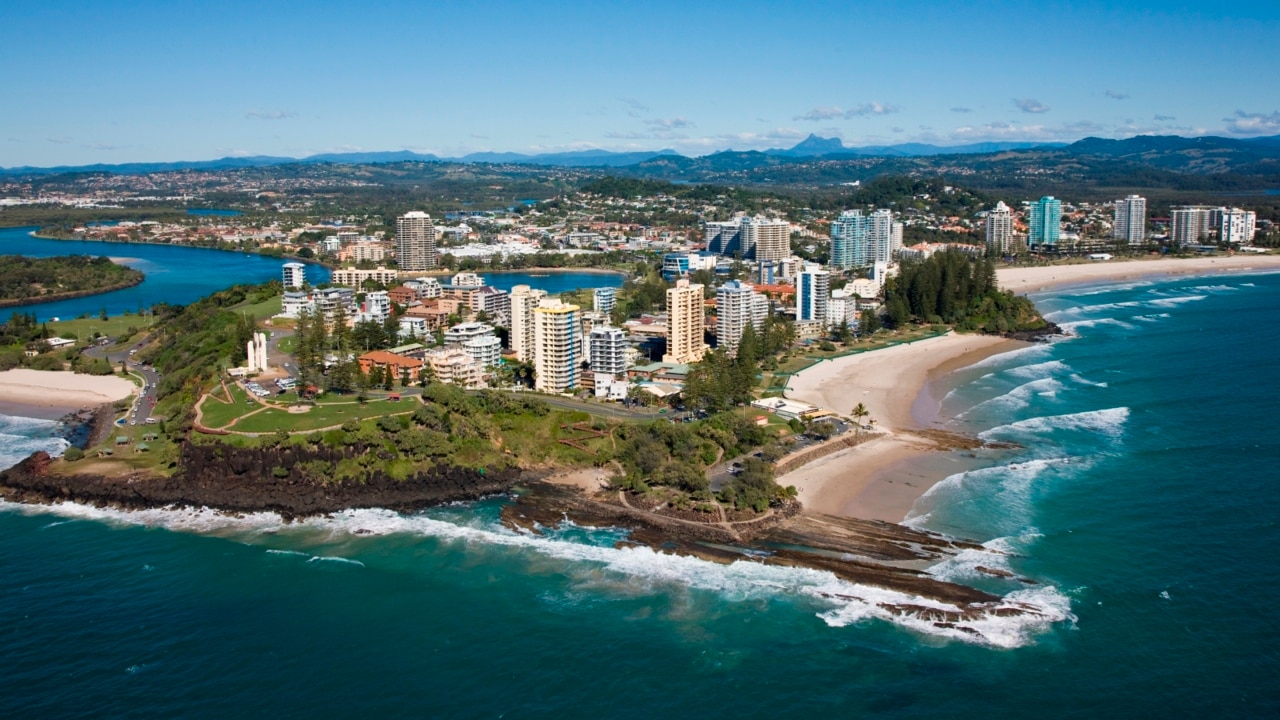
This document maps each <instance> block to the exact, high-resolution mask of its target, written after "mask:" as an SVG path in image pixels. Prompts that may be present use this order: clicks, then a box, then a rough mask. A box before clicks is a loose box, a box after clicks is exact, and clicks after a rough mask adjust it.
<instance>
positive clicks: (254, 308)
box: [228, 295, 284, 322]
mask: <svg viewBox="0 0 1280 720" xmlns="http://www.w3.org/2000/svg"><path fill="white" fill-rule="evenodd" d="M283 300H284V298H283V296H281V295H276V296H275V297H272V298H269V299H267V300H264V301H262V302H260V303H255V304H252V305H251V304H249V303H248V302H247V301H246V302H243V303H240V304H239V305H233V306H231V307H230V308H228V309H229V310H231V311H233V312H235V313H247V314H249V315H252V316H253V319H254V320H257V321H259V322H261V321H262V320H266V319H267V318H269V317H271V316H273V315H279V314H280V305H281V302H282V301H283Z"/></svg>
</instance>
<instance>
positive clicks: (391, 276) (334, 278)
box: [329, 267, 400, 288]
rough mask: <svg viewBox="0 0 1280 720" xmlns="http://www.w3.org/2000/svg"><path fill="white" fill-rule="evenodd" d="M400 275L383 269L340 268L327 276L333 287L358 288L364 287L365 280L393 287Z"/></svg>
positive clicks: (394, 271)
mask: <svg viewBox="0 0 1280 720" xmlns="http://www.w3.org/2000/svg"><path fill="white" fill-rule="evenodd" d="M399 277H400V274H399V272H398V271H396V270H392V269H388V268H385V267H377V268H374V269H372V270H361V269H359V268H342V269H340V270H334V271H333V273H332V274H331V275H330V276H329V282H331V283H333V284H334V285H346V286H347V287H353V288H359V287H362V286H363V285H364V282H365V281H366V280H373V281H374V282H377V283H381V284H383V285H395V284H396V283H397V282H398V280H399Z"/></svg>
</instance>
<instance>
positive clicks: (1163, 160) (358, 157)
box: [0, 135, 1280, 187]
mask: <svg viewBox="0 0 1280 720" xmlns="http://www.w3.org/2000/svg"><path fill="white" fill-rule="evenodd" d="M1077 161H1078V162H1080V163H1084V164H1085V165H1087V166H1094V167H1097V166H1100V165H1105V166H1106V167H1107V169H1108V170H1115V169H1116V168H1117V167H1119V166H1124V167H1126V168H1129V169H1132V168H1151V169H1154V170H1159V171H1164V172H1172V173H1186V174H1195V175H1213V174H1222V173H1240V174H1245V175H1249V176H1253V177H1264V178H1270V177H1280V136H1270V137H1257V138H1249V139H1237V138H1226V137H1214V136H1206V137H1193V138H1185V137H1179V136H1155V135H1143V136H1136V137H1131V138H1127V139H1123V140H1111V139H1105V138H1095V137H1089V138H1084V139H1083V140H1079V141H1076V142H1074V143H1070V144H1065V143H1026V142H987V143H974V144H968V145H956V146H949V147H942V146H936V145H927V144H921V143H905V144H899V145H884V146H866V147H848V146H845V145H844V143H842V142H841V141H840V139H839V138H823V137H819V136H817V135H810V136H809V137H808V138H806V139H804V140H803V141H801V142H799V143H797V144H796V145H794V146H793V147H790V148H774V149H770V150H763V151H757V150H751V151H735V150H723V151H720V152H716V153H712V154H709V155H704V156H701V157H686V156H684V155H681V154H679V153H677V152H676V151H674V150H670V149H664V150H655V151H637V152H611V151H608V150H580V151H573V152H560V153H545V154H536V155H529V154H523V153H514V152H477V153H471V154H468V155H464V156H461V157H440V156H437V155H432V154H423V153H415V152H410V151H408V150H401V151H391V152H358V153H326V154H321V155H312V156H309V157H305V158H291V157H273V156H261V155H259V156H248V157H225V158H220V159H217V160H204V161H193V162H171V163H123V164H116V165H105V164H98V165H81V166H74V167H51V168H34V167H14V168H2V169H0V174H4V175H9V176H15V175H52V174H59V173H73V172H109V173H116V174H139V173H150V172H163V171H171V170H227V169H237V168H253V167H271V166H279V165H290V164H321V163H330V164H335V165H362V164H371V163H400V162H453V163H494V164H520V165H541V166H549V167H572V168H584V169H588V168H609V169H611V170H612V171H615V172H618V173H620V174H625V175H634V176H642V177H665V178H669V179H686V180H701V181H711V182H716V181H748V182H766V183H767V182H787V181H788V180H786V179H784V176H787V173H790V176H789V177H792V178H794V180H795V181H799V182H822V181H823V180H824V179H825V180H826V181H828V182H839V181H844V180H847V179H849V177H851V176H849V171H850V170H851V169H852V168H853V167H854V166H866V165H867V164H868V163H873V164H879V165H882V166H884V167H883V168H882V169H883V170H889V169H891V168H897V169H899V170H900V171H904V172H905V171H912V170H925V169H927V168H931V167H932V168H935V169H942V168H950V167H956V166H964V167H969V168H974V169H976V170H979V171H985V172H997V173H1000V174H1004V173H1005V172H1007V173H1009V174H1011V175H1016V174H1021V172H1023V171H1025V170H1027V169H1028V168H1031V167H1034V166H1043V167H1045V168H1062V169H1067V168H1070V167H1074V166H1075V164H1076V162H1077ZM830 165H839V166H844V168H843V170H842V171H841V172H836V173H832V172H827V171H824V172H816V171H814V170H815V168H818V167H820V166H830ZM899 166H900V167H899ZM802 169H807V170H805V171H803V172H798V171H801V170H802ZM773 171H779V172H781V173H782V175H778V176H776V177H773V178H769V177H766V176H765V175H764V174H768V173H771V172H773ZM744 174H745V175H744ZM1267 187H1271V185H1267Z"/></svg>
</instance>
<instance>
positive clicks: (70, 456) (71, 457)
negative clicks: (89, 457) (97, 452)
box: [62, 447, 84, 462]
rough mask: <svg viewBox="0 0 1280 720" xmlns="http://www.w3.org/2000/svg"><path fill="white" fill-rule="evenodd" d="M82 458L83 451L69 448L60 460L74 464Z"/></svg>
mask: <svg viewBox="0 0 1280 720" xmlns="http://www.w3.org/2000/svg"><path fill="white" fill-rule="evenodd" d="M83 457H84V451H83V450H81V449H80V448H78V447H69V448H67V451H66V452H64V453H62V459H63V460H66V461H67V462H75V461H77V460H79V459H81V458H83Z"/></svg>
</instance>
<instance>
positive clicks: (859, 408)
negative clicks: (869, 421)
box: [849, 403, 871, 428]
mask: <svg viewBox="0 0 1280 720" xmlns="http://www.w3.org/2000/svg"><path fill="white" fill-rule="evenodd" d="M849 414H850V415H853V416H854V417H855V418H857V419H858V426H859V428H861V426H862V418H864V417H866V416H868V415H870V414H871V412H870V411H869V410H867V406H866V405H863V404H862V403H858V404H857V405H854V406H853V410H851V411H850V412H849Z"/></svg>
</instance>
